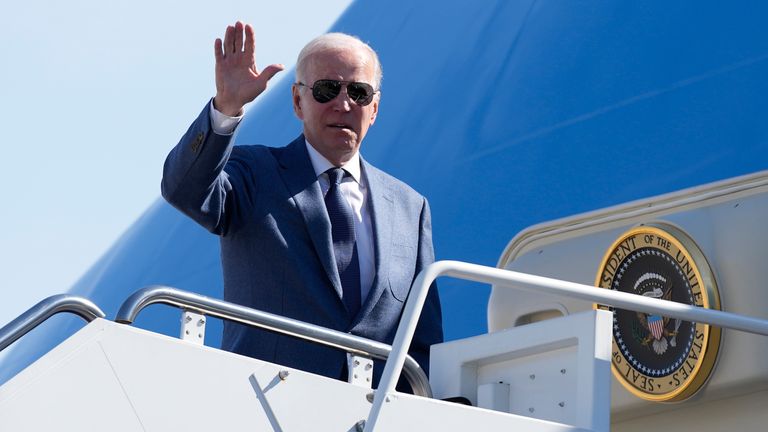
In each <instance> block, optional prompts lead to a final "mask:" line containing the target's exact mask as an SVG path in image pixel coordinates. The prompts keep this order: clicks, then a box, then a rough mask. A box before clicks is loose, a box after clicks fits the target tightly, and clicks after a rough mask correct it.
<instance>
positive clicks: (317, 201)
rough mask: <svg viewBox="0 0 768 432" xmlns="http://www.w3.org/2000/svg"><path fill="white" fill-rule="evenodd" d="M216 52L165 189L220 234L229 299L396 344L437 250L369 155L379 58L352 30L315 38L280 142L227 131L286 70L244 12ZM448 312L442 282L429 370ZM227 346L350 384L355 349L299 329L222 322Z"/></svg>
mask: <svg viewBox="0 0 768 432" xmlns="http://www.w3.org/2000/svg"><path fill="white" fill-rule="evenodd" d="M215 58H216V96H215V97H214V98H213V100H212V101H211V103H210V104H208V105H207V106H206V107H205V108H204V109H203V111H202V113H201V114H200V116H199V117H198V118H197V119H196V120H195V121H194V122H193V123H192V125H191V126H190V128H189V130H188V131H187V133H186V134H185V135H184V136H183V137H182V139H181V141H180V142H179V144H178V145H177V146H176V147H175V148H174V149H173V150H172V151H171V153H170V154H169V155H168V158H167V160H166V163H165V168H164V175H163V182H162V193H163V196H164V197H165V199H166V200H168V202H170V203H171V204H172V205H174V206H175V207H176V208H178V209H179V210H181V211H182V212H184V213H185V214H187V215H188V216H190V217H191V218H193V219H194V220H195V221H197V222H198V223H200V224H201V225H202V226H204V227H205V228H207V229H208V230H210V231H211V232H213V233H215V234H218V235H219V236H220V237H221V254H222V265H223V271H224V298H225V299H226V300H228V301H232V302H235V303H238V304H241V305H244V306H248V307H252V308H256V309H259V310H264V311H267V312H272V313H276V314H279V315H283V316H286V317H290V318H294V319H298V320H302V321H306V322H310V323H314V324H318V325H321V326H324V327H327V328H331V329H335V330H339V331H344V332H349V333H352V334H355V335H359V336H362V337H366V338H369V339H374V340H377V341H381V342H385V343H392V340H393V338H394V334H395V330H396V327H397V324H398V321H399V318H400V315H401V313H402V310H403V304H404V302H405V300H406V298H407V297H408V293H409V290H410V286H411V283H412V282H413V279H414V278H415V276H416V275H417V274H418V273H419V272H420V271H421V270H422V269H423V268H424V267H425V266H426V265H428V264H430V263H432V262H433V260H434V252H433V248H432V231H431V220H430V213H429V206H428V204H427V201H426V199H425V198H424V197H422V196H421V195H419V194H418V193H417V192H415V191H414V190H413V189H411V188H410V187H408V186H407V185H405V184H404V183H402V182H400V181H399V180H397V179H395V178H393V177H391V176H389V175H387V174H385V173H384V172H382V171H380V170H378V169H376V168H375V167H373V166H371V165H370V164H369V163H367V162H366V161H364V160H363V159H362V158H361V156H360V153H359V149H360V145H361V144H362V142H363V138H364V137H365V135H366V133H367V132H368V128H369V127H370V126H371V125H373V123H374V121H375V120H376V115H377V113H378V109H379V100H380V96H381V93H380V92H379V88H380V85H381V75H382V74H381V66H380V64H379V60H378V56H377V55H376V53H375V52H374V51H373V50H372V49H371V48H370V47H369V46H368V45H366V44H364V43H363V42H361V41H360V40H359V39H357V38H354V37H351V36H348V35H343V34H338V33H332V34H328V35H323V36H320V37H319V38H317V39H315V40H313V41H312V42H310V43H309V44H308V45H307V46H306V47H305V48H304V49H303V50H302V52H301V53H300V55H299V59H298V63H297V71H296V83H294V85H293V88H292V96H293V107H294V111H295V113H296V116H297V117H298V118H299V119H300V120H301V121H302V123H303V133H302V134H301V135H300V136H299V137H298V138H296V140H294V141H293V142H291V143H290V144H288V145H287V146H285V147H280V148H274V147H265V146H237V147H234V146H233V145H232V142H231V136H232V133H233V131H234V129H235V128H236V126H237V124H238V122H239V119H240V118H241V116H242V114H243V106H244V105H245V104H246V103H248V102H250V101H252V100H254V99H255V98H256V97H257V96H258V95H260V94H261V93H262V92H263V91H264V90H265V89H266V86H267V81H268V80H269V79H270V78H272V76H274V75H275V74H276V73H278V72H279V71H281V70H282V69H283V66H282V65H270V66H268V67H266V68H265V69H264V70H262V71H261V72H259V71H258V69H257V68H256V64H255V49H254V31H253V28H252V27H251V26H250V25H243V24H242V23H240V22H238V23H236V24H235V25H234V26H229V27H228V28H227V30H226V33H225V37H224V40H223V41H222V40H220V39H217V40H216V43H215ZM266 126H267V125H265V127H266ZM339 168H340V169H339ZM441 320H442V318H441V311H440V300H439V298H438V294H437V289H436V287H435V286H432V287H431V289H430V293H429V296H428V299H427V302H426V304H425V307H424V311H423V313H422V317H421V319H420V322H419V325H418V328H417V331H416V334H415V337H414V341H413V343H412V345H411V349H410V354H411V355H412V356H413V357H414V359H416V361H417V362H419V364H420V365H421V366H422V368H424V369H425V370H428V367H429V347H430V346H431V345H432V344H435V343H439V342H442V338H443V333H442V322H441ZM222 347H223V348H224V349H227V350H230V351H233V352H236V353H240V354H243V355H248V356H252V357H256V358H259V359H263V360H266V361H270V362H274V363H278V364H282V365H286V366H290V367H295V368H299V369H303V370H306V371H310V372H314V373H317V374H321V375H325V376H328V377H332V378H340V379H344V380H346V376H345V373H346V372H345V370H346V354H345V353H343V352H341V351H339V350H336V349H332V348H327V347H323V346H320V345H317V344H312V343H309V342H306V341H302V340H297V339H294V338H291V337H287V336H281V335H277V334H274V333H269V332H265V331H262V330H258V329H254V328H250V327H246V326H242V325H239V324H234V323H225V327H224V338H223V341H222ZM381 369H382V367H381V364H377V367H376V368H375V370H374V372H375V376H374V381H377V380H378V377H379V376H380V374H381Z"/></svg>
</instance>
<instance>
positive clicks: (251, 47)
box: [245, 24, 256, 56]
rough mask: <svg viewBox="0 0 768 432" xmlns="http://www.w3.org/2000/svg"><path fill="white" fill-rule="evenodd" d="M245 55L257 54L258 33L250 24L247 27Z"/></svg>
mask: <svg viewBox="0 0 768 432" xmlns="http://www.w3.org/2000/svg"><path fill="white" fill-rule="evenodd" d="M245 54H246V55H248V56H254V55H255V54H256V32H255V31H253V27H252V26H251V25H250V24H246V25H245Z"/></svg>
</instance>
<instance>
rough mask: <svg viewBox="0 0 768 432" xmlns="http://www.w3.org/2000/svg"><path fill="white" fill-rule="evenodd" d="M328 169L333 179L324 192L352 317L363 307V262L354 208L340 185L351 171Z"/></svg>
mask: <svg viewBox="0 0 768 432" xmlns="http://www.w3.org/2000/svg"><path fill="white" fill-rule="evenodd" d="M326 173H327V174H328V179H329V180H330V183H331V186H330V188H328V193H326V194H325V207H326V208H327V209H328V217H329V218H330V219H331V237H332V238H333V254H334V256H335V258H336V268H337V269H338V270H339V277H340V278H341V289H342V296H343V300H344V304H345V305H346V306H347V311H348V312H349V315H350V318H352V317H354V316H355V315H357V312H358V311H359V310H360V262H359V259H358V257H357V245H356V242H357V240H356V236H355V222H354V220H353V216H352V208H351V207H350V205H349V202H347V200H346V199H345V198H344V195H343V194H342V193H341V188H340V187H339V185H340V184H341V180H342V178H344V176H345V175H349V174H348V173H347V172H346V171H344V170H343V169H341V168H331V169H329V170H328V171H326Z"/></svg>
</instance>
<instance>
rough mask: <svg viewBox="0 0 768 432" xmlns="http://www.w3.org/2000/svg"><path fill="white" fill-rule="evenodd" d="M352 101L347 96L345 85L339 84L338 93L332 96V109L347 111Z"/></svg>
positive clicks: (350, 108) (349, 109)
mask: <svg viewBox="0 0 768 432" xmlns="http://www.w3.org/2000/svg"><path fill="white" fill-rule="evenodd" d="M352 103H353V102H352V99H350V98H349V93H347V86H341V91H340V92H339V95H338V96H336V97H335V98H333V104H334V109H336V110H337V111H344V112H348V111H351V110H352Z"/></svg>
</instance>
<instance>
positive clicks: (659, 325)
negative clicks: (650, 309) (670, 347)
mask: <svg viewBox="0 0 768 432" xmlns="http://www.w3.org/2000/svg"><path fill="white" fill-rule="evenodd" d="M648 330H650V331H651V334H652V335H653V337H654V338H656V340H659V339H661V335H662V334H664V319H663V318H662V317H660V316H658V315H649V316H648Z"/></svg>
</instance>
